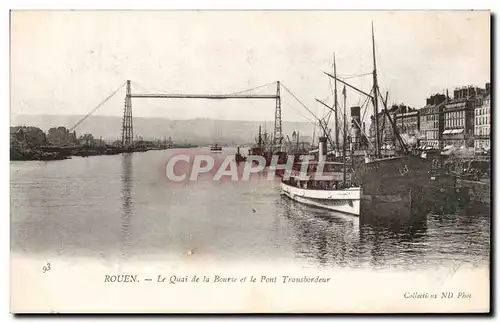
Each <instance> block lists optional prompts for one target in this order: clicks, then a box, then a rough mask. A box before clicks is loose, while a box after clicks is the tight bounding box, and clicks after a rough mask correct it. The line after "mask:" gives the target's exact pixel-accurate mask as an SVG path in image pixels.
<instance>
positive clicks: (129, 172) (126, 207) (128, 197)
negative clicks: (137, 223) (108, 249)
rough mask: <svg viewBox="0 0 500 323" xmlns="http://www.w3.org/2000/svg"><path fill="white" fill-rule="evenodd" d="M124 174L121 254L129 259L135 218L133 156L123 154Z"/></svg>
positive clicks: (122, 177)
mask: <svg viewBox="0 0 500 323" xmlns="http://www.w3.org/2000/svg"><path fill="white" fill-rule="evenodd" d="M121 157H122V161H121V162H122V173H121V183H122V189H121V200H122V215H121V232H120V242H121V254H122V256H123V257H128V253H129V246H130V241H131V232H130V226H131V221H132V216H133V202H132V188H133V168H132V158H133V155H132V154H122V156H121Z"/></svg>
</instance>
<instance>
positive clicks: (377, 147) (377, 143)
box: [372, 22, 380, 158]
mask: <svg viewBox="0 0 500 323" xmlns="http://www.w3.org/2000/svg"><path fill="white" fill-rule="evenodd" d="M372 51H373V97H372V102H373V109H374V115H375V155H376V156H377V157H379V158H380V135H379V127H378V83H377V60H376V58H375V35H374V33H373V22H372Z"/></svg>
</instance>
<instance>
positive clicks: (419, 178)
mask: <svg viewBox="0 0 500 323" xmlns="http://www.w3.org/2000/svg"><path fill="white" fill-rule="evenodd" d="M356 169H357V176H358V179H359V181H360V182H361V186H362V187H363V200H362V203H361V208H362V211H361V214H362V215H363V216H364V219H365V220H366V219H372V218H377V219H384V218H386V219H388V220H390V221H395V220H396V221H407V220H414V219H417V218H419V217H425V215H426V214H427V213H428V212H431V211H439V212H445V211H450V210H448V209H442V208H441V206H443V205H445V206H449V207H451V208H454V207H455V205H454V204H446V203H443V202H444V201H453V197H456V192H455V187H456V178H455V177H454V176H452V175H449V174H437V173H436V172H435V170H434V169H433V168H432V162H431V161H430V160H427V159H424V158H421V157H419V156H414V155H406V156H400V157H392V158H384V159H378V160H375V161H372V162H368V163H364V164H361V165H359V167H356ZM438 200H439V201H438ZM435 206H436V207H437V206H439V207H440V209H439V210H436V209H435Z"/></svg>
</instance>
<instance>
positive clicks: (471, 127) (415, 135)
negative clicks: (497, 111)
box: [369, 83, 491, 153]
mask: <svg viewBox="0 0 500 323" xmlns="http://www.w3.org/2000/svg"><path fill="white" fill-rule="evenodd" d="M388 114H389V115H390V117H391V119H392V121H393V122H394V125H393V124H392V123H391V122H390V121H389V118H388V117H387V114H386V113H385V112H380V113H379V115H378V119H379V120H378V123H379V133H380V134H381V144H382V148H386V147H390V148H396V149H397V147H398V144H397V140H396V137H395V136H394V133H395V132H394V130H397V132H398V133H399V134H400V135H401V137H402V138H403V140H404V141H405V143H406V144H407V145H408V146H410V147H413V148H422V149H426V148H427V149H445V148H447V147H448V148H449V147H451V146H454V147H457V148H459V147H465V148H470V149H472V148H473V149H474V152H475V153H488V152H489V151H490V150H491V85H490V83H486V85H485V88H479V87H477V86H465V87H461V88H457V89H455V90H454V91H453V97H450V96H449V94H448V91H447V93H446V94H434V95H432V96H430V97H429V98H427V100H426V104H425V106H424V107H422V108H420V109H412V108H410V107H408V106H405V105H403V104H400V105H393V106H392V107H391V108H390V109H389V110H388ZM374 121H375V120H374V117H373V116H372V122H371V125H370V129H369V136H370V137H371V138H372V139H374V138H375V122H374ZM394 126H395V127H396V129H393V128H394Z"/></svg>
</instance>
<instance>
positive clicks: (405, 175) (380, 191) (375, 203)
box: [325, 25, 455, 218]
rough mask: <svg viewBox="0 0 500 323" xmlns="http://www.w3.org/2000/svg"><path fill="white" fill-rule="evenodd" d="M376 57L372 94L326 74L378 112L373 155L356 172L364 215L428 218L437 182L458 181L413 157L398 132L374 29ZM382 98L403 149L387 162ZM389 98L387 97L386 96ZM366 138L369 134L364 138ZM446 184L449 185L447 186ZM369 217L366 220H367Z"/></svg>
mask: <svg viewBox="0 0 500 323" xmlns="http://www.w3.org/2000/svg"><path fill="white" fill-rule="evenodd" d="M372 51H373V52H372V54H373V74H372V75H373V87H372V90H371V92H370V93H369V94H368V93H365V92H364V91H362V90H360V89H358V88H356V87H355V86H353V85H351V84H348V83H347V82H345V81H344V80H341V79H339V78H338V77H337V76H335V75H331V74H329V73H325V74H327V75H328V76H330V77H331V78H333V79H335V81H336V82H337V81H338V82H340V83H343V84H344V85H345V86H348V87H350V88H351V89H354V90H356V91H357V92H359V93H361V94H363V95H365V96H368V98H369V99H371V102H372V105H373V108H374V112H373V113H374V116H375V118H374V121H375V145H374V149H373V150H372V151H371V153H370V154H367V155H366V156H365V158H363V159H357V162H356V165H355V167H354V168H355V171H356V175H357V178H358V179H359V181H360V184H361V186H362V189H363V199H362V203H361V214H362V215H363V216H366V217H369V215H370V214H376V215H377V216H380V215H384V216H393V215H396V216H403V215H410V216H413V215H419V214H424V213H426V211H427V210H428V203H427V202H429V200H430V199H433V197H432V194H433V193H434V192H435V189H436V187H437V186H436V181H437V180H439V181H440V185H439V186H440V187H442V185H444V186H446V185H448V186H450V187H451V189H453V188H454V187H455V179H454V178H453V177H452V176H441V175H436V174H433V176H431V171H432V162H431V161H430V160H428V159H425V158H422V157H421V156H420V155H414V154H412V153H411V152H410V151H409V150H408V148H407V146H406V144H405V142H404V140H403V139H402V138H401V136H400V134H399V133H398V132H397V130H396V126H395V124H394V120H392V118H391V115H390V114H389V113H388V111H387V102H386V101H387V99H385V100H384V98H383V97H382V96H381V94H380V89H379V85H378V80H377V63H376V57H375V36H374V32H373V25H372ZM379 97H380V100H381V101H382V103H383V106H384V107H383V109H382V111H383V113H384V114H385V115H386V117H387V119H388V120H389V122H391V124H392V125H393V127H392V128H393V129H394V132H395V136H396V138H397V140H398V143H399V145H400V147H401V149H402V151H403V152H402V154H400V155H399V156H392V157H386V158H384V157H383V156H382V154H381V134H380V131H379V124H378V114H379V112H378V110H379V109H378V108H379ZM386 97H387V96H386ZM364 135H365V136H366V134H364ZM443 183H445V184H443ZM366 217H365V218H366Z"/></svg>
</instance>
